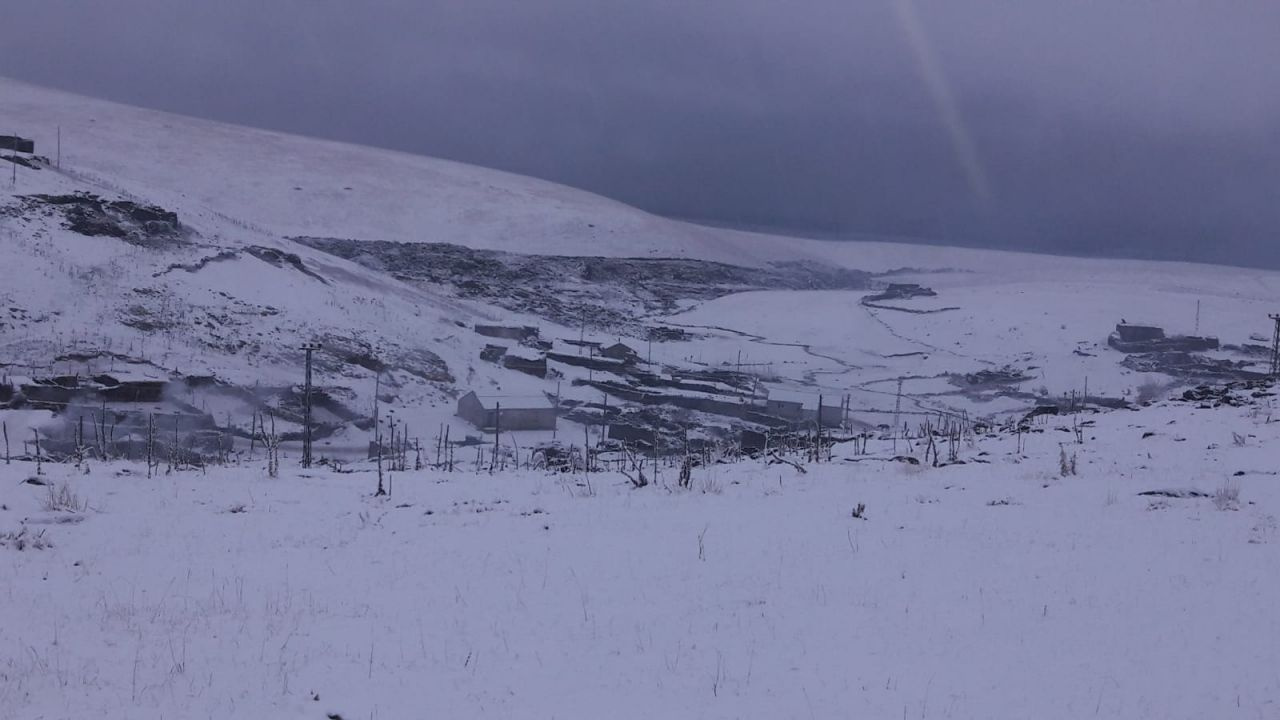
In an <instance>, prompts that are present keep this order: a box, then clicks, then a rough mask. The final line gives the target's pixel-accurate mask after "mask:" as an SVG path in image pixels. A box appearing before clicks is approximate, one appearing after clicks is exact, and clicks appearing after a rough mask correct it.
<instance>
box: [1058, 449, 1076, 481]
mask: <svg viewBox="0 0 1280 720" xmlns="http://www.w3.org/2000/svg"><path fill="white" fill-rule="evenodd" d="M1058 474H1059V475H1061V476H1062V477H1067V476H1068V475H1075V474H1076V454H1075V453H1071V457H1067V449H1066V448H1065V447H1059V448H1058Z"/></svg>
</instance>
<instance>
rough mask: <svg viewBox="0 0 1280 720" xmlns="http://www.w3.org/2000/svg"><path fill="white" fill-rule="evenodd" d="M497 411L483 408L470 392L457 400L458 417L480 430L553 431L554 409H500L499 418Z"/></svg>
mask: <svg viewBox="0 0 1280 720" xmlns="http://www.w3.org/2000/svg"><path fill="white" fill-rule="evenodd" d="M498 413H499V411H498V410H495V409H494V408H489V407H485V405H484V403H483V402H481V400H480V398H478V397H477V396H476V394H475V393H473V392H470V393H467V394H466V395H463V396H462V397H461V398H458V417H460V418H462V419H463V420H466V421H467V422H469V423H471V424H472V425H475V426H476V427H478V428H480V429H481V430H492V429H493V428H494V427H495V426H496V427H498V429H499V430H555V429H556V409H555V408H553V407H545V408H520V407H514V408H505V407H504V408H502V409H501V417H498Z"/></svg>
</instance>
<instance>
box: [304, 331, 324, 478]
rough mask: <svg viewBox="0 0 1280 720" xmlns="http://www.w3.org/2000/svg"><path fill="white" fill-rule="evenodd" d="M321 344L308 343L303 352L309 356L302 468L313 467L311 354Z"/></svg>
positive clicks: (305, 391)
mask: <svg viewBox="0 0 1280 720" xmlns="http://www.w3.org/2000/svg"><path fill="white" fill-rule="evenodd" d="M319 349H320V344H319V343H306V344H305V345H303V346H302V350H303V351H304V352H306V354H307V381H306V389H305V390H304V391H303V396H302V467H304V468H309V467H311V353H312V352H314V351H316V350H319Z"/></svg>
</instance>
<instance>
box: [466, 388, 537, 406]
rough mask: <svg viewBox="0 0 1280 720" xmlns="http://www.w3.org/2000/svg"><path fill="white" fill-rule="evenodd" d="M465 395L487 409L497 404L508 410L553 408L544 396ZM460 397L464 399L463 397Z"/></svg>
mask: <svg viewBox="0 0 1280 720" xmlns="http://www.w3.org/2000/svg"><path fill="white" fill-rule="evenodd" d="M467 395H474V396H475V398H476V400H479V401H480V404H481V405H483V406H484V407H485V408H487V409H490V410H492V409H494V408H495V407H497V406H498V404H499V403H501V404H502V406H503V407H505V408H508V409H513V410H514V409H517V408H537V409H539V410H543V409H549V408H554V407H555V405H554V404H553V403H552V402H551V399H550V398H548V397H547V396H546V395H491V394H488V393H485V394H483V395H482V394H480V393H478V392H476V391H474V390H473V391H471V392H469V393H467ZM462 397H466V395H463V396H462Z"/></svg>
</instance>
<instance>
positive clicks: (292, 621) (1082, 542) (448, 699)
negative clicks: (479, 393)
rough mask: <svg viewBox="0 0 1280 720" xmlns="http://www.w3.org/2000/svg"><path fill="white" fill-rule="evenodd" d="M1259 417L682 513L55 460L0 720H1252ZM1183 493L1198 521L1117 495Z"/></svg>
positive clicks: (234, 471) (864, 463)
mask: <svg viewBox="0 0 1280 720" xmlns="http://www.w3.org/2000/svg"><path fill="white" fill-rule="evenodd" d="M1256 402H1260V403H1264V406H1262V407H1250V408H1234V407H1220V408H1215V409H1197V408H1195V407H1193V406H1191V405H1187V404H1182V403H1179V404H1176V405H1167V406H1156V407H1153V408H1148V409H1144V410H1142V411H1137V412H1131V411H1117V412H1113V413H1108V414H1102V415H1096V416H1081V417H1080V418H1078V419H1081V420H1090V419H1092V420H1095V421H1096V425H1094V426H1088V427H1086V428H1085V431H1084V435H1083V439H1084V443H1083V444H1075V442H1074V436H1073V434H1072V433H1071V432H1070V431H1069V429H1070V424H1071V420H1070V419H1067V418H1063V419H1055V420H1053V421H1051V422H1048V423H1045V424H1041V425H1038V426H1037V427H1036V429H1037V430H1040V431H1042V432H1032V433H1029V434H1026V435H1023V436H1022V437H1021V439H1019V438H1018V437H1017V436H999V437H979V438H977V439H976V440H974V441H973V442H971V443H969V442H967V443H965V444H964V446H963V448H962V449H961V451H960V453H959V454H960V457H961V458H962V459H965V460H967V461H968V462H967V463H965V464H959V465H949V466H944V467H938V468H933V467H929V466H928V465H927V464H925V465H920V466H914V465H906V464H903V463H899V462H891V461H887V460H886V458H888V457H889V456H891V455H892V454H893V453H894V451H895V448H893V447H891V446H890V444H889V442H888V441H874V440H873V441H872V445H871V448H870V450H871V453H870V454H869V455H866V456H859V455H850V454H849V451H848V450H844V449H838V450H837V453H836V458H835V460H834V461H832V462H830V463H829V464H823V465H810V466H809V471H808V472H807V473H805V474H800V473H798V472H797V471H796V470H795V469H793V468H792V467H789V466H787V465H780V464H776V465H765V464H760V463H752V462H747V463H741V464H733V465H719V466H712V467H709V468H697V469H695V470H694V477H693V489H692V490H678V489H675V488H674V487H673V486H674V484H675V471H674V469H670V468H667V469H664V471H663V473H662V474H661V475H660V477H659V482H658V484H657V485H656V486H650V487H647V488H644V489H640V490H633V489H630V487H629V486H627V485H626V483H625V480H624V478H622V477H621V476H619V475H616V474H611V473H601V474H596V475H594V476H592V477H591V479H590V487H587V486H586V485H585V484H584V479H583V478H582V477H580V476H555V475H547V474H541V473H536V472H534V473H528V472H522V473H519V474H514V473H507V474H501V473H500V474H497V475H494V476H490V475H488V474H487V473H485V474H475V473H473V472H458V473H453V474H441V473H437V472H406V473H397V474H396V475H395V476H394V485H393V489H392V495H391V497H390V498H386V499H375V498H373V497H371V494H372V490H373V488H374V485H375V482H376V481H375V477H374V475H373V474H372V472H371V471H370V469H369V468H367V467H361V468H358V469H357V470H356V471H355V472H352V473H345V474H335V473H332V472H328V471H323V470H322V471H317V472H312V473H303V472H301V471H300V470H299V469H298V468H297V467H296V465H294V463H293V462H292V461H291V460H288V459H287V460H286V462H285V465H286V467H285V471H284V473H283V474H282V476H281V477H280V478H278V479H269V478H268V477H267V476H266V474H265V472H264V470H263V468H262V467H260V466H259V465H258V464H256V463H248V464H245V465H242V466H239V467H228V468H221V469H212V470H209V471H208V472H207V473H202V472H196V471H189V472H178V473H174V474H172V475H165V474H161V475H160V476H158V477H154V478H147V477H145V469H144V468H143V467H142V466H128V465H123V464H118V465H101V464H96V463H93V464H91V467H90V468H89V470H88V471H87V472H81V471H77V470H76V468H75V467H74V466H70V465H57V466H48V465H47V466H45V475H44V477H45V478H46V479H47V480H48V481H50V482H53V483H55V484H58V485H61V484H63V483H66V484H67V485H69V487H70V488H71V489H72V490H73V491H74V493H75V494H77V495H78V496H79V498H80V501H81V502H82V503H85V504H87V508H83V507H82V508H80V509H78V510H75V511H50V510H47V509H43V507H42V503H43V500H44V499H45V498H46V495H47V489H46V488H44V487H37V486H32V485H28V484H20V481H22V480H23V479H25V478H27V477H29V476H31V475H32V474H33V473H34V471H35V468H34V466H33V465H31V464H28V463H15V464H13V465H9V466H0V504H2V505H3V509H2V510H0V532H19V531H21V530H22V529H25V530H26V537H27V538H28V540H29V539H30V538H31V537H32V535H34V534H36V533H41V532H43V535H41V536H40V538H41V540H43V541H46V542H48V543H50V544H51V546H49V547H46V548H43V549H37V548H34V547H32V545H31V544H30V542H28V544H26V546H25V549H22V550H19V549H18V548H17V547H16V543H15V542H14V541H13V540H10V541H9V542H8V546H7V547H0V575H2V576H3V577H4V580H5V582H4V583H3V586H2V587H0V707H4V708H6V712H5V713H4V714H5V716H6V717H15V718H84V717H94V718H103V719H108V718H147V717H157V718H158V717H170V718H172V717H201V718H203V717H212V718H225V717H259V718H266V717H272V718H283V717H289V718H325V717H326V716H328V717H334V716H341V717H343V718H349V719H350V718H370V717H372V718H409V717H422V718H426V717H494V718H599V717H619V718H621V717H628V718H632V717H633V718H652V717H689V718H695V717H697V718H740V717H759V718H779V717H796V718H832V717H880V718H899V717H907V718H1027V717H1034V718H1079V717H1102V718H1208V717H1212V718H1232V717H1240V718H1260V717H1274V716H1275V715H1276V714H1277V712H1280V644H1278V643H1276V641H1275V639H1276V638H1277V637H1280V617H1278V616H1277V615H1276V613H1275V607H1276V604H1277V601H1280V585H1278V584H1277V579H1276V578H1277V574H1276V570H1277V568H1278V567H1280V534H1278V532H1277V523H1276V515H1277V508H1278V505H1280V488H1278V487H1277V480H1276V470H1275V459H1276V442H1277V441H1278V440H1280V423H1272V422H1270V419H1271V417H1270V413H1271V410H1270V408H1269V402H1270V400H1269V398H1262V399H1259V400H1257V401H1256ZM1233 434H1234V435H1233ZM1237 436H1238V437H1237ZM1019 443H1021V444H1022V445H1023V447H1022V452H1017V447H1018V444H1019ZM1063 443H1065V445H1063ZM840 447H841V448H846V446H840ZM1063 447H1065V450H1066V453H1068V454H1069V455H1076V456H1077V458H1078V465H1077V468H1078V474H1077V475H1074V476H1067V477H1062V476H1061V475H1060V463H1059V460H1060V457H1061V448H1063ZM896 451H897V452H898V453H907V452H910V453H911V454H914V455H916V456H919V455H920V453H921V448H920V447H919V446H918V445H917V446H916V447H914V448H911V449H908V448H907V447H906V445H905V443H903V442H902V441H899V446H898V447H897V448H896ZM984 461H985V462H984ZM1192 488H1194V489H1198V490H1201V491H1204V492H1205V493H1207V494H1209V495H1210V496H1212V495H1214V494H1215V493H1217V494H1218V495H1219V497H1218V498H1216V499H1215V498H1214V497H1205V498H1181V499H1179V498H1167V497H1150V496H1139V495H1138V494H1137V493H1139V492H1143V491H1149V490H1160V489H1172V490H1185V489H1192ZM1233 492H1235V493H1238V496H1237V497H1235V498H1232V497H1231V495H1232V493H1233ZM859 503H862V504H865V506H866V510H865V519H856V518H854V517H852V516H851V511H852V509H853V508H854V507H855V506H856V505H857V504H859Z"/></svg>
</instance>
